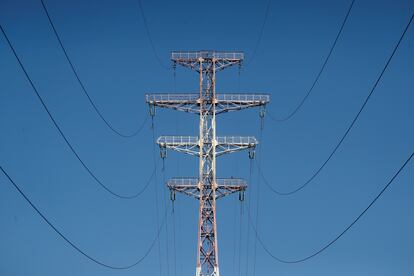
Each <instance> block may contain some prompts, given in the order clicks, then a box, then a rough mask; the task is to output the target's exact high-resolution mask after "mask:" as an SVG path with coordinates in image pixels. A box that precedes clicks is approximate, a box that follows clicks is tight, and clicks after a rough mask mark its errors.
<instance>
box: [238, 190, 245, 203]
mask: <svg viewBox="0 0 414 276" xmlns="http://www.w3.org/2000/svg"><path fill="white" fill-rule="evenodd" d="M239 200H240V201H244V190H242V191H240V192H239Z"/></svg>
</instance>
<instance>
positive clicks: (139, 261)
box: [0, 166, 165, 270]
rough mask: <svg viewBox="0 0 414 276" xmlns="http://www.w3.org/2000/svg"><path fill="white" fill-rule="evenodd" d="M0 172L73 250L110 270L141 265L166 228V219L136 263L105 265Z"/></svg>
mask: <svg viewBox="0 0 414 276" xmlns="http://www.w3.org/2000/svg"><path fill="white" fill-rule="evenodd" d="M0 170H1V171H2V172H3V174H4V175H5V176H6V177H7V179H8V180H9V181H10V183H11V184H12V185H13V186H14V188H16V190H17V191H18V192H19V193H20V195H21V196H22V197H23V198H24V199H25V200H26V202H27V203H29V204H30V206H31V207H32V208H33V209H34V210H35V211H36V213H37V214H38V215H39V216H40V217H42V219H43V220H44V221H45V222H46V223H47V224H48V225H49V226H50V227H51V228H52V229H53V230H54V231H55V232H56V233H57V234H58V235H59V236H60V237H61V238H62V239H63V240H64V241H66V242H67V243H68V244H69V245H70V246H71V247H72V248H73V249H75V250H76V251H78V252H79V253H80V254H82V255H83V256H85V257H86V258H88V259H89V260H91V261H92V262H94V263H96V264H98V265H101V266H104V267H106V268H110V269H117V270H121V269H129V268H132V267H134V266H136V265H138V264H139V263H141V262H142V261H143V260H144V259H145V258H146V257H147V256H148V255H149V253H150V252H151V251H152V249H153V248H154V245H155V242H156V241H157V240H158V238H159V236H160V233H161V230H162V228H163V227H164V223H165V219H164V221H163V223H162V225H161V226H160V227H159V228H158V231H157V234H156V235H155V238H154V240H153V241H152V242H151V244H150V247H149V248H148V250H147V251H145V253H144V255H143V256H142V257H140V258H138V259H137V260H136V261H134V262H133V263H131V264H128V265H123V266H115V265H110V264H107V263H104V262H102V261H99V260H98V259H96V258H95V257H92V256H91V255H89V254H88V253H86V252H85V251H84V250H82V249H81V248H80V247H79V246H78V245H76V244H75V243H74V242H73V241H71V240H70V239H69V238H68V237H66V236H65V235H64V234H63V233H62V232H61V231H60V230H59V229H58V228H57V227H56V226H54V225H53V223H51V222H50V221H49V219H48V218H47V217H46V216H45V215H44V214H43V213H42V212H41V211H40V210H39V209H38V208H37V207H36V205H34V203H33V202H32V201H31V200H30V199H29V197H28V196H27V195H26V194H25V193H24V192H23V191H22V190H21V189H20V187H19V186H18V185H17V184H16V182H14V180H13V179H12V178H11V177H10V175H9V174H8V173H7V172H6V171H5V170H4V169H3V167H2V166H0Z"/></svg>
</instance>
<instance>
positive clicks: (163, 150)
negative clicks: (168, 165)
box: [160, 147, 167, 162]
mask: <svg viewBox="0 0 414 276" xmlns="http://www.w3.org/2000/svg"><path fill="white" fill-rule="evenodd" d="M160 156H161V158H162V160H163V162H164V159H165V157H167V149H166V148H165V147H160Z"/></svg>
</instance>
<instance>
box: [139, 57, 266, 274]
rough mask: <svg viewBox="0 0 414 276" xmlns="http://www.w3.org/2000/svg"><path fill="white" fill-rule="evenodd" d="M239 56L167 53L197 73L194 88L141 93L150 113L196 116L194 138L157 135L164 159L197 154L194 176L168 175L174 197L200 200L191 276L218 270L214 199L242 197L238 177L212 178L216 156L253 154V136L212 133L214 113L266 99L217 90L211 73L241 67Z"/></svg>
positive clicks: (217, 271)
mask: <svg viewBox="0 0 414 276" xmlns="http://www.w3.org/2000/svg"><path fill="white" fill-rule="evenodd" d="M243 59H244V54H243V53H242V52H218V51H191V52H181V51H180V52H172V53H171V60H172V62H173V66H174V67H175V66H176V65H177V64H178V65H182V66H184V67H188V68H190V69H192V70H194V71H196V72H197V73H198V74H199V78H200V80H199V81H200V91H199V93H194V94H177V93H161V94H160V93H157V94H147V95H146V102H147V103H148V104H149V106H150V113H151V115H152V116H153V115H154V114H155V107H164V108H172V109H175V110H180V111H185V112H189V113H194V114H198V115H199V116H200V124H199V136H198V137H194V136H161V137H159V138H158V139H157V144H158V145H159V147H160V150H161V155H162V157H163V158H164V157H165V154H166V149H173V150H176V151H179V152H184V153H187V154H190V155H194V156H198V157H199V175H198V178H172V179H170V180H169V181H168V182H167V186H168V188H169V189H170V191H171V195H172V199H173V200H174V199H175V193H176V192H181V193H184V194H187V195H189V196H192V197H195V198H196V199H198V200H199V202H200V207H199V222H198V243H197V268H196V276H207V275H208V276H211V275H215V276H218V275H219V262H218V243H217V223H216V210H217V209H216V200H217V199H218V198H221V197H224V196H227V195H229V194H232V193H235V192H240V199H243V197H244V191H245V189H246V188H247V184H246V182H245V181H244V180H242V179H235V178H228V179H224V178H217V177H216V157H217V156H220V155H223V154H226V153H231V152H235V151H240V150H244V149H249V157H250V158H253V154H254V149H255V147H256V145H257V144H258V141H257V140H256V138H255V137H240V136H230V137H218V136H216V115H218V114H221V113H224V112H228V111H235V110H241V109H244V108H249V107H257V106H262V107H264V106H265V105H266V104H267V103H268V102H269V95H266V94H230V93H218V94H217V93H216V72H217V71H220V70H223V69H225V68H227V67H230V66H232V65H239V66H240V65H241V64H242V62H243ZM261 114H264V113H261Z"/></svg>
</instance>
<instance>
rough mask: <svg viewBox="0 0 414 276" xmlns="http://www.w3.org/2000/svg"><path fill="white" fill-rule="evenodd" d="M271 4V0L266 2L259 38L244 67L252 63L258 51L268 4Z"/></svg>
mask: <svg viewBox="0 0 414 276" xmlns="http://www.w3.org/2000/svg"><path fill="white" fill-rule="evenodd" d="M271 3H272V0H268V1H267V5H266V11H265V15H264V19H263V23H262V27H261V29H260V33H259V36H258V38H257V40H256V44H255V46H254V49H253V52H252V55H251V57H250V58H249V60H247V61H246V65H245V66H248V65H250V64H251V63H252V61H253V59H254V57H255V56H256V53H257V50H258V49H259V46H260V42H261V41H262V38H263V33H264V28H265V26H266V22H267V18H268V15H269V10H270V4H271Z"/></svg>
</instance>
